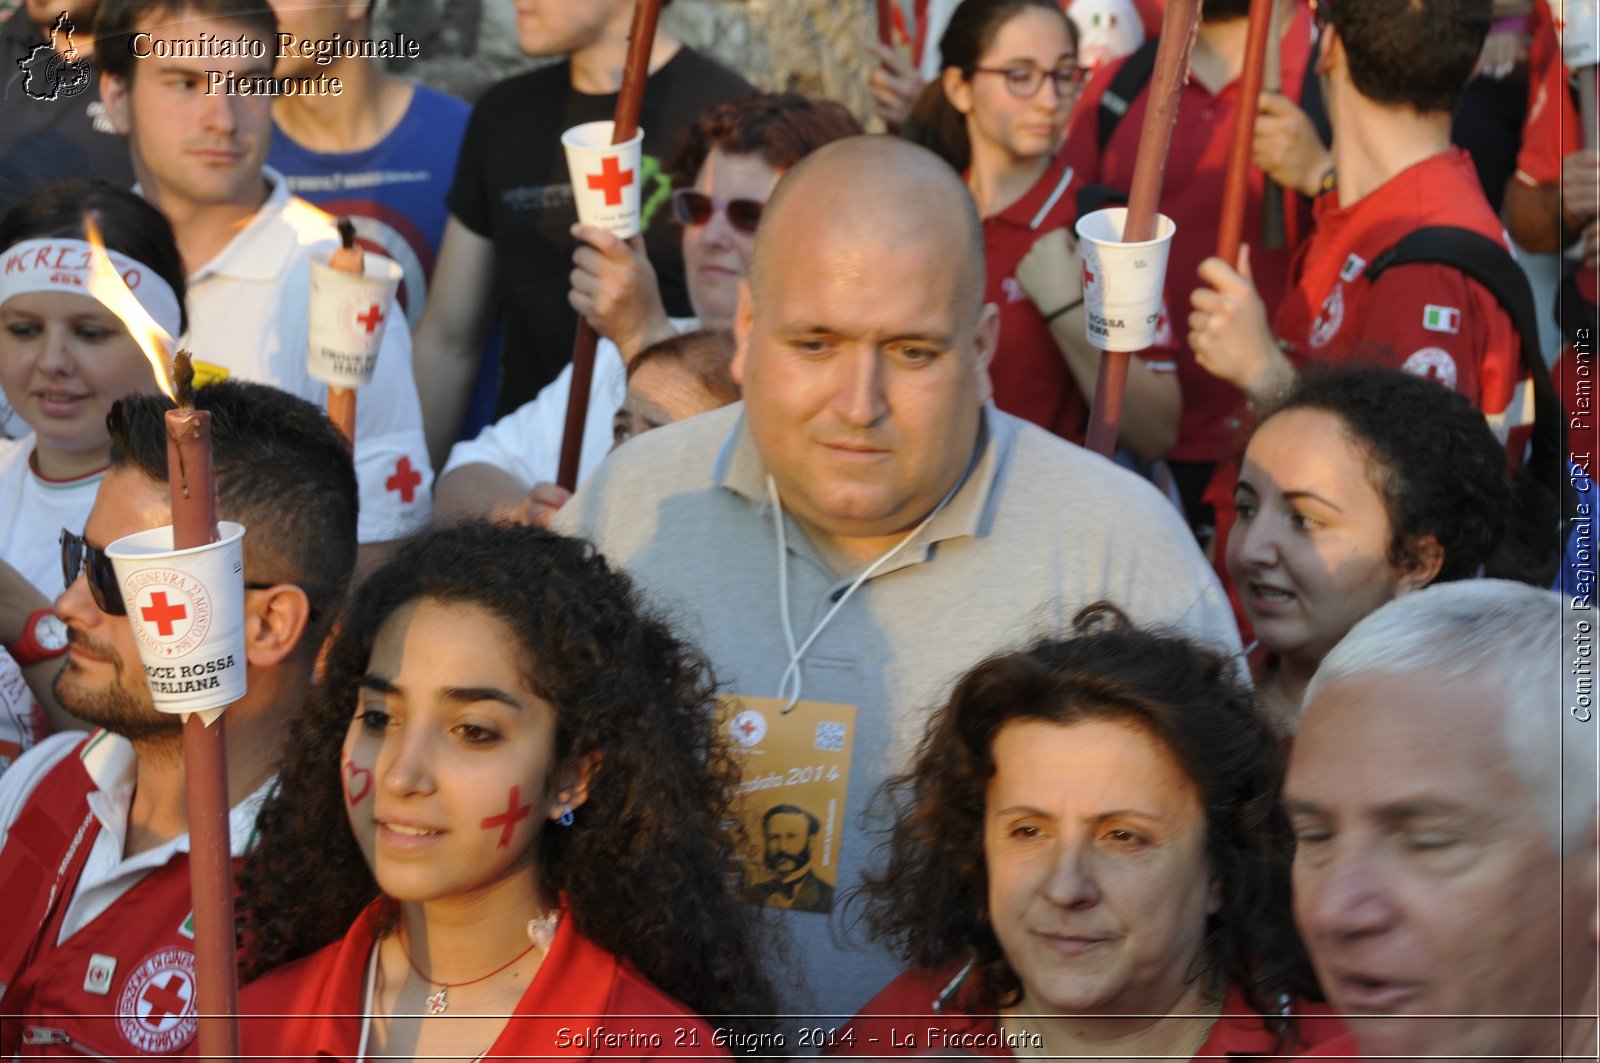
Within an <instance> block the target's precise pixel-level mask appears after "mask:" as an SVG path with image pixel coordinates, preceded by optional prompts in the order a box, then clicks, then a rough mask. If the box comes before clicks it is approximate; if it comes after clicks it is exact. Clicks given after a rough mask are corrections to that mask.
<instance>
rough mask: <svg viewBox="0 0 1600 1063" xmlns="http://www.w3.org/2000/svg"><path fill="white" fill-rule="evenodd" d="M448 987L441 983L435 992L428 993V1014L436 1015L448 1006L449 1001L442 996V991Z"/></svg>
mask: <svg viewBox="0 0 1600 1063" xmlns="http://www.w3.org/2000/svg"><path fill="white" fill-rule="evenodd" d="M449 988H450V987H449V986H447V985H442V986H440V987H439V991H438V992H437V993H432V994H429V996H428V1000H427V1005H428V1014H429V1015H437V1014H439V1013H440V1012H441V1011H443V1010H444V1009H445V1008H448V1007H449V1006H450V1002H449V1001H448V1000H446V999H445V998H444V991H445V990H446V989H449Z"/></svg>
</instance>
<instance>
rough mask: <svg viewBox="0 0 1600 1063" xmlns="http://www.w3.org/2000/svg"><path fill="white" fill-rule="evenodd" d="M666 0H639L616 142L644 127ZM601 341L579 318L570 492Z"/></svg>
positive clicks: (564, 469) (570, 402)
mask: <svg viewBox="0 0 1600 1063" xmlns="http://www.w3.org/2000/svg"><path fill="white" fill-rule="evenodd" d="M660 17H661V0H637V2H636V3H635V4H634V8H633V28H632V29H631V30H630V31H629V33H628V61H627V65H626V66H624V67H623V68H622V89H621V91H619V92H618V93H617V109H616V113H615V115H614V116H613V118H612V125H611V130H612V131H611V143H613V144H621V143H623V142H625V141H628V140H631V139H633V135H634V133H636V132H638V129H639V109H640V108H641V107H642V106H643V105H644V83H645V81H646V80H648V79H649V77H650V49H651V47H652V46H654V44H655V40H656V22H657V21H658V20H659V19H660ZM599 342H600V337H599V336H598V335H596V333H595V331H594V326H592V325H590V324H589V321H588V319H587V318H585V317H584V316H583V315H581V314H580V315H578V336H577V339H576V340H574V341H573V344H572V387H571V389H570V390H569V391H568V393H567V425H566V429H565V430H564V432H563V433H562V436H561V464H560V465H559V466H558V467H557V471H556V483H558V484H560V485H561V486H562V487H564V488H566V489H567V490H568V491H575V490H577V489H578V458H579V456H580V455H581V454H582V452H583V426H584V423H585V422H586V421H587V420H588V419H589V385H590V384H591V383H592V382H593V380H594V352H595V346H596V345H597V344H598V343H599Z"/></svg>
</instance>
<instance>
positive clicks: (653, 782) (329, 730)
mask: <svg viewBox="0 0 1600 1063" xmlns="http://www.w3.org/2000/svg"><path fill="white" fill-rule="evenodd" d="M423 599H428V600H433V601H438V602H442V603H458V604H470V605H474V606H477V607H479V608H481V609H483V610H485V611H486V612H489V613H491V614H493V615H494V616H496V617H498V618H499V619H501V620H503V621H504V622H505V623H506V625H507V627H508V628H509V629H510V630H511V631H513V632H515V633H516V634H517V636H518V637H519V639H520V645H518V646H517V647H516V651H517V653H518V655H519V656H520V658H521V661H522V670H523V672H524V674H525V676H526V678H527V682H528V685H529V688H530V689H531V690H533V691H534V692H535V693H536V694H538V695H539V696H540V697H541V698H543V699H545V700H546V701H548V702H550V703H551V704H552V705H553V706H555V708H556V716H557V719H556V738H555V754H556V758H557V762H558V763H574V762H576V761H579V760H582V759H585V758H587V757H589V756H590V755H592V754H599V763H600V766H599V768H598V769H597V771H596V774H595V775H594V776H593V777H592V779H591V782H590V786H589V797H588V800H587V801H586V802H585V804H584V805H583V807H582V808H581V809H580V810H579V811H578V814H577V816H576V820H575V822H574V823H573V825H572V826H571V827H570V828H566V829H557V830H546V831H543V832H542V833H541V835H540V840H539V843H538V846H539V849H538V861H539V867H540V871H541V873H542V875H543V876H544V879H545V882H546V885H547V886H548V887H549V888H551V889H552V890H558V891H561V892H563V893H565V894H566V897H567V901H568V903H569V905H570V907H571V915H572V919H573V920H574V925H575V927H576V929H577V930H578V931H579V932H580V933H582V934H584V935H585V936H587V937H588V938H590V939H591V940H593V941H595V942H597V943H598V944H599V945H600V946H601V947H603V948H605V949H606V950H608V951H610V952H611V953H613V954H614V955H616V956H618V957H620V958H621V959H623V960H626V961H628V962H630V963H632V964H633V965H634V966H635V967H636V968H638V969H639V971H641V972H642V973H643V974H644V975H645V977H647V978H648V979H650V981H651V982H653V983H654V984H655V985H656V986H658V987H659V988H660V989H662V990H663V991H665V992H667V993H670V994H672V995H673V996H675V997H677V998H678V999H679V1000H681V1001H683V1002H684V1003H685V1004H687V1005H688V1006H689V1007H691V1008H693V1009H695V1010H696V1011H698V1012H700V1013H701V1014H704V1015H726V1016H730V1018H729V1019H727V1020H725V1024H726V1025H729V1026H733V1027H736V1028H745V1027H748V1028H749V1029H750V1030H752V1031H758V1030H763V1029H765V1027H764V1026H762V1025H760V1024H762V1023H764V1022H765V1021H766V1020H764V1019H763V1018H761V1016H765V1015H770V1014H772V1013H773V1011H774V1010H775V1008H774V1002H775V997H774V994H773V990H772V987H771V985H770V982H769V980H768V977H767V974H766V972H765V970H764V968H763V964H762V960H761V956H762V951H763V949H762V946H763V945H765V944H766V943H765V942H764V941H762V940H760V939H761V937H762V936H763V935H764V934H766V933H768V932H770V928H769V926H768V924H766V923H765V922H763V921H762V919H761V916H760V915H759V913H758V912H757V910H756V909H754V908H752V907H750V906H748V905H745V904H743V903H741V901H740V900H739V899H738V893H737V885H738V874H739V866H740V865H739V861H738V857H737V853H738V843H739V841H740V839H739V838H738V837H737V836H735V835H734V834H733V833H732V829H731V827H730V826H729V824H730V823H731V822H732V821H734V819H735V816H734V815H733V814H732V813H731V812H730V808H731V801H732V795H733V793H734V787H735V784H736V782H737V778H738V771H737V768H736V766H735V764H734V761H733V760H732V758H731V756H730V755H729V753H728V749H727V747H726V744H725V742H726V740H725V738H724V737H723V736H722V734H721V732H720V730H719V729H718V728H716V727H715V724H714V719H715V716H714V701H713V693H712V692H713V683H712V677H711V674H710V669H709V667H708V665H707V664H706V662H705V660H704V658H702V657H701V656H700V655H699V653H697V652H696V651H695V650H694V649H692V648H691V647H690V646H688V645H686V644H684V643H683V642H680V641H679V640H678V639H677V638H676V637H675V636H674V635H673V633H672V631H671V630H670V629H669V628H668V627H667V626H666V625H665V624H664V623H662V622H661V621H659V620H657V619H655V618H654V617H653V616H651V615H650V614H649V613H647V612H646V611H645V610H644V608H643V607H642V605H641V601H640V598H639V596H638V595H637V593H636V592H635V591H634V588H633V584H632V582H631V581H630V580H629V579H628V577H627V576H626V575H624V574H623V573H621V572H620V571H617V570H615V569H613V568H611V567H610V566H609V565H608V564H607V563H606V561H605V559H604V558H602V557H600V555H599V554H597V553H596V552H595V551H594V549H593V547H591V546H590V545H589V544H587V543H585V542H582V541H580V540H577V539H568V538H565V537H563V536H560V535H556V534H554V533H552V532H547V531H543V530H541V529H537V528H526V527H519V526H513V525H505V524H491V523H488V522H473V523H467V524H461V525H457V526H453V527H449V528H444V529H440V530H436V531H434V532H431V533H430V534H428V535H427V536H425V537H423V538H421V539H419V540H417V541H415V542H413V543H411V544H409V545H408V546H406V547H405V548H404V549H402V550H401V551H400V552H399V553H398V554H397V555H396V556H395V557H394V558H393V559H392V560H391V561H390V562H389V563H387V564H386V565H384V566H383V567H382V568H381V569H379V570H378V571H377V572H376V573H375V574H374V575H373V576H372V577H371V578H370V579H368V580H367V581H366V582H365V583H364V584H363V585H362V586H361V588H360V590H358V591H357V592H356V594H355V596H354V600H353V602H352V605H351V607H350V609H349V612H348V613H347V615H346V617H345V620H344V623H343V626H342V627H341V629H340V630H339V632H338V633H337V634H336V635H335V636H334V638H333V640H332V642H331V644H330V646H329V649H328V653H327V656H326V658H325V660H324V662H323V675H322V679H321V681H320V683H319V685H318V686H317V688H316V690H315V691H314V692H313V694H312V697H311V698H310V700H309V702H308V704H307V705H306V707H305V708H304V710H303V711H302V712H301V713H300V715H299V717H298V718H297V719H296V720H295V721H294V723H293V725H292V728H291V733H290V739H289V742H288V744H287V746H286V748H285V750H284V754H283V759H282V762H281V765H280V769H279V770H280V776H279V778H280V783H279V786H278V788H277V791H276V793H275V794H274V795H273V796H272V797H271V798H270V799H269V800H268V801H267V803H266V805H265V806H264V807H263V809H262V812H261V816H260V820H259V831H260V843H259V844H258V845H257V847H256V848H255V850H254V851H253V852H252V853H251V854H250V856H249V857H248V858H247V859H246V861H245V865H244V868H243V870H242V871H241V874H240V888H241V894H242V898H241V908H242V914H243V924H244V926H243V930H244V938H245V946H244V949H243V954H244V955H245V956H246V960H245V969H244V971H243V974H244V975H245V976H246V977H254V976H256V975H258V974H260V973H262V972H264V971H266V970H268V969H270V968H272V967H275V966H278V965H280V964H283V963H287V962H289V961H291V960H294V959H297V958H299V957H301V956H305V955H307V954H309V953H311V952H312V951H314V950H316V949H318V948H320V947H322V946H324V945H326V944H328V943H329V942H332V941H335V940H337V939H338V938H339V937H341V936H342V935H343V934H344V933H345V931H346V929H347V928H348V926H349V925H350V924H351V923H352V922H353V921H354V920H355V919H356V917H357V916H358V915H359V913H360V912H361V911H362V910H363V908H365V907H366V906H367V905H368V904H370V903H371V902H372V901H373V900H374V899H375V898H377V897H378V896H379V893H380V891H379V888H378V885H377V883H376V881H375V880H374V878H373V876H372V872H371V870H370V869H369V868H368V866H367V863H366V861H365V860H364V859H363V857H362V855H361V851H360V849H359V848H358V847H357V844H356V840H355V838H354V836H353V835H352V833H351V830H350V825H349V822H348V820H347V818H346V809H345V801H344V794H343V791H342V788H341V785H340V777H339V755H340V748H341V745H342V743H343V740H344V736H345V733H346V731H347V730H348V728H349V726H350V721H351V717H352V712H353V706H355V705H356V704H357V701H358V697H359V694H358V690H359V686H360V682H361V678H362V676H363V674H365V672H366V669H367V666H368V662H369V659H370V657H371V653H372V648H373V643H374V641H375V639H376V637H377V634H378V630H379V628H380V627H381V626H382V625H383V623H384V621H385V620H386V619H387V618H389V617H390V616H392V615H393V614H394V613H395V612H396V610H398V609H400V608H402V607H403V606H405V605H406V604H408V603H411V602H416V601H420V600H423ZM396 915H397V909H395V908H394V907H391V909H390V911H389V917H388V925H387V926H383V927H381V928H380V929H381V930H382V931H384V932H387V930H388V929H389V927H390V926H392V925H393V920H394V918H395V917H396ZM733 1016H740V1017H738V1018H734V1017H733Z"/></svg>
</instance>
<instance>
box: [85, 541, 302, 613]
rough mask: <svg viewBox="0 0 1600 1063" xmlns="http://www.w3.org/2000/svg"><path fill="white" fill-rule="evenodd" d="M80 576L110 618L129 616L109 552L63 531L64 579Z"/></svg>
mask: <svg viewBox="0 0 1600 1063" xmlns="http://www.w3.org/2000/svg"><path fill="white" fill-rule="evenodd" d="M80 574H85V575H87V576H88V577H89V593H90V594H92V595H94V604H95V605H98V606H99V607H100V611H101V612H102V613H105V614H106V615H107V616H127V615H128V606H127V603H126V602H124V601H123V600H122V588H121V587H118V586H117V571H116V569H114V568H112V567H111V559H110V558H109V557H107V556H106V552H105V551H104V550H102V549H100V548H99V547H98V546H95V545H94V544H92V543H90V542H89V541H88V540H87V539H85V538H84V537H83V536H81V535H74V534H72V532H69V531H68V530H67V529H65V528H62V529H61V578H62V579H63V580H64V581H65V585H66V586H68V587H70V586H72V585H73V584H74V583H75V582H77V579H78V576H79V575H80ZM244 586H245V590H250V591H264V590H266V589H267V588H268V587H273V586H276V584H273V583H246V584H245V585H244ZM310 615H311V619H312V621H313V622H315V620H316V618H317V610H316V609H315V608H314V607H313V608H312V609H311V610H310Z"/></svg>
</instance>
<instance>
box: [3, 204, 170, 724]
mask: <svg viewBox="0 0 1600 1063" xmlns="http://www.w3.org/2000/svg"><path fill="white" fill-rule="evenodd" d="M85 212H92V213H93V214H94V215H95V217H96V218H97V219H98V222H99V226H100V230H101V233H102V236H103V239H104V240H105V243H106V247H107V249H108V250H109V252H110V255H111V261H112V263H113V264H114V265H115V266H116V268H117V271H118V272H119V273H120V274H122V276H123V278H124V280H125V282H126V283H127V285H128V286H129V288H130V290H131V291H132V293H133V296H134V298H135V299H137V300H138V301H139V302H140V304H141V305H142V306H143V307H144V308H145V311H146V312H147V313H149V314H150V316H151V317H152V318H154V319H155V321H156V322H157V323H158V324H159V325H161V327H162V328H164V329H166V330H167V331H168V332H169V333H170V334H171V335H173V336H177V335H179V334H180V333H181V332H182V331H183V327H184V313H183V294H184V271H183V262H182V259H181V258H180V256H179V255H178V249H177V245H176V244H175V243H174V241H173V237H172V228H171V226H170V225H168V224H167V220H166V218H165V217H163V216H162V214H161V212H160V211H158V210H156V209H155V208H154V207H152V206H150V204H148V203H146V202H145V201H144V200H143V199H141V198H140V197H138V196H136V195H134V194H133V193H131V192H125V191H121V190H119V189H114V188H112V187H111V186H110V185H105V184H98V183H90V182H86V181H62V182H58V183H53V184H47V185H44V186H42V187H40V188H39V189H37V190H36V191H34V192H33V193H32V194H31V195H29V196H27V197H26V198H25V199H23V200H22V201H21V202H19V203H18V204H17V205H16V206H14V207H13V208H12V209H11V210H10V211H9V212H7V213H6V215H5V217H4V218H3V219H0V260H3V261H4V262H5V269H4V270H0V388H3V389H4V391H5V408H4V410H3V411H0V412H3V413H4V415H5V417H6V420H5V421H4V429H5V431H6V433H7V434H10V435H12V436H15V437H16V438H10V439H4V438H0V643H3V644H4V646H5V647H6V650H7V652H8V653H9V654H10V656H11V657H12V658H13V659H14V660H15V661H16V663H17V665H19V666H20V667H21V668H22V670H23V674H24V676H25V677H26V678H27V680H28V683H29V686H30V687H31V689H32V690H33V693H34V695H35V696H36V697H37V698H38V700H39V702H40V704H41V705H43V706H44V707H45V708H46V709H47V710H50V716H51V718H52V721H53V722H54V723H55V724H56V726H70V725H72V724H71V721H70V718H69V717H67V716H65V715H64V714H59V713H57V712H56V711H55V698H54V694H53V692H52V691H51V689H50V685H51V681H52V680H53V679H54V677H55V672H56V671H57V669H58V665H59V664H60V660H59V656H60V654H61V653H62V652H64V651H65V650H66V639H65V631H64V630H63V629H62V628H61V626H60V623H59V621H57V620H56V618H55V616H54V615H53V614H52V613H51V610H50V600H51V599H52V598H54V597H55V596H56V595H58V594H60V593H61V588H62V584H61V554H60V547H59V545H58V541H57V534H58V532H59V530H60V529H61V528H82V527H83V523H84V520H85V519H86V518H87V517H88V515H89V508H90V507H91V506H92V505H93V504H94V497H95V491H96V490H97V489H98V487H99V484H100V480H101V478H102V477H103V476H104V475H105V472H106V467H107V465H108V464H109V463H110V454H111V437H110V435H109V434H108V433H107V431H106V413H107V411H109V410H110V408H111V404H112V403H113V402H115V401H116V400H117V399H119V398H121V397H122V396H123V395H126V394H128V393H130V392H152V391H154V390H155V389H156V384H155V377H154V374H153V373H152V371H151V368H150V363H149V362H148V361H146V359H145V357H144V355H143V354H142V353H141V352H140V350H139V346H138V344H136V343H135V342H134V340H133V337H132V336H130V335H129V334H128V330H127V329H126V328H125V327H123V324H122V322H121V320H120V319H118V317H117V316H116V315H115V314H114V313H112V312H111V311H110V310H109V309H107V308H106V307H105V306H103V305H102V304H101V303H100V302H99V301H98V300H96V299H95V298H94V297H93V296H91V295H89V294H87V293H86V292H85V290H84V286H83V282H84V277H85V276H86V274H87V270H88V254H89V245H88V243H87V242H86V240H85V230H84V215H85ZM3 679H4V676H0V680H3ZM7 686H10V684H7V683H4V682H0V687H7ZM3 703H4V698H0V756H5V755H6V754H7V753H8V752H9V753H10V754H11V755H13V756H14V754H15V752H16V750H15V749H10V750H8V749H7V747H8V745H16V746H25V745H27V744H28V743H29V741H30V740H32V739H36V738H37V737H39V734H38V728H37V727H36V726H34V724H36V723H37V721H33V723H30V722H29V721H28V720H26V719H18V718H17V716H16V714H15V713H14V712H11V711H7V708H8V707H7V706H5V705H4V704H3ZM76 726H81V724H79V725H76ZM10 732H17V733H10Z"/></svg>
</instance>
